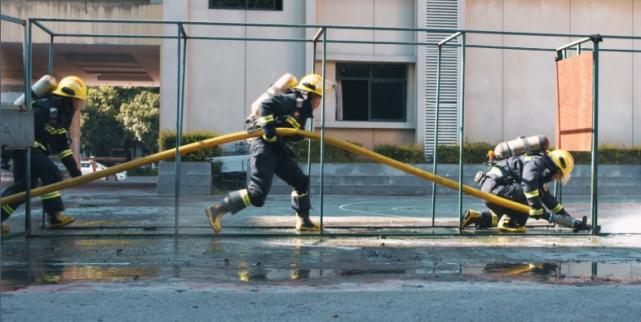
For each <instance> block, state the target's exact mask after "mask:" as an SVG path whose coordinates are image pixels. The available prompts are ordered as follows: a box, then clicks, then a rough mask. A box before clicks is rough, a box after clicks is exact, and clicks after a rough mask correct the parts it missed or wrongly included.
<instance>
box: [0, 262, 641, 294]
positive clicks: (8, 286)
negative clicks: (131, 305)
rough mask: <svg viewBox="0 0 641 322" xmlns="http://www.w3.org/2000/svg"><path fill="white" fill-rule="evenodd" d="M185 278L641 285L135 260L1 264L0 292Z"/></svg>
mask: <svg viewBox="0 0 641 322" xmlns="http://www.w3.org/2000/svg"><path fill="white" fill-rule="evenodd" d="M175 278H178V279H185V280H188V281H195V282H206V283H223V282H224V283H229V282H238V283H250V282H255V283H266V282H269V283H274V282H276V283H279V282H305V281H307V282H311V283H314V284H316V283H319V282H323V283H326V284H333V283H341V282H365V283H371V282H376V281H383V280H389V279H405V280H425V281H489V282H510V281H523V282H535V283H545V284H571V285H580V284H637V283H641V263H639V262H608V263H597V262H564V263H491V264H460V263H434V264H433V265H426V266H425V267H421V268H413V269H401V268H380V267H376V268H359V269H354V268H346V269H337V268H304V267H299V266H298V265H297V264H295V263H292V264H290V265H289V267H288V268H275V267H262V265H260V264H256V263H254V264H248V263H245V262H241V263H238V264H237V265H228V266H226V267H225V268H220V267H218V268H211V267H202V266H193V265H191V264H190V263H187V264H185V263H174V264H173V267H163V268H159V267H139V266H136V265H135V263H130V262H121V263H62V262H49V263H46V264H31V265H26V264H16V263H5V264H3V265H2V281H1V282H0V290H3V291H7V290H16V289H20V288H24V287H27V286H32V285H46V284H70V283H80V282H136V281H141V282H142V281H162V280H164V279H175Z"/></svg>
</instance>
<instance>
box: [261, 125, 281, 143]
mask: <svg viewBox="0 0 641 322" xmlns="http://www.w3.org/2000/svg"><path fill="white" fill-rule="evenodd" d="M263 140H265V142H267V143H274V142H276V140H278V136H276V129H275V128H274V127H272V126H265V127H263Z"/></svg>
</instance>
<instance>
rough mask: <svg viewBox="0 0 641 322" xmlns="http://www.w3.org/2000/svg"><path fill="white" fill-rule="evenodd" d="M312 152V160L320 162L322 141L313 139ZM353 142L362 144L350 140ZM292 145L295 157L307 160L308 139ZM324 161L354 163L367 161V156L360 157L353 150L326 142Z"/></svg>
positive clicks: (298, 159)
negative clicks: (343, 148)
mask: <svg viewBox="0 0 641 322" xmlns="http://www.w3.org/2000/svg"><path fill="white" fill-rule="evenodd" d="M311 142H312V153H311V161H312V162H320V141H317V140H312V141H311ZM350 143H352V144H355V145H358V146H361V144H360V143H356V142H350ZM290 147H291V149H292V152H294V158H295V159H296V160H297V161H299V162H303V161H307V140H301V141H300V142H296V143H291V144H290ZM324 161H325V162H331V163H354V162H366V160H365V158H363V157H360V156H358V155H356V154H354V153H352V152H348V151H345V150H342V149H339V148H337V147H335V146H333V145H329V144H325V154H324Z"/></svg>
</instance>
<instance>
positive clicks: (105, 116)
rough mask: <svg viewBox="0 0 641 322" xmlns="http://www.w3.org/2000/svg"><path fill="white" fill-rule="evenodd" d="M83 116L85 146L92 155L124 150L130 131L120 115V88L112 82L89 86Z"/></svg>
mask: <svg viewBox="0 0 641 322" xmlns="http://www.w3.org/2000/svg"><path fill="white" fill-rule="evenodd" d="M87 96H88V100H87V106H86V107H85V108H84V109H83V110H82V113H81V116H80V127H81V130H80V133H81V136H80V141H81V149H82V151H83V152H85V153H86V154H88V155H96V156H113V155H114V154H115V153H114V151H118V150H121V151H122V150H123V148H124V145H125V139H126V133H125V130H124V128H123V126H122V124H121V122H120V120H119V119H118V114H119V110H120V105H121V98H120V95H119V92H118V91H117V90H116V89H115V88H114V87H111V86H100V87H89V88H88V91H87Z"/></svg>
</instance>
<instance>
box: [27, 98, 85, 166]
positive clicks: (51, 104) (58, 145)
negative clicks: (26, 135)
mask: <svg viewBox="0 0 641 322" xmlns="http://www.w3.org/2000/svg"><path fill="white" fill-rule="evenodd" d="M32 107H33V114H34V126H35V127H34V129H35V141H34V143H33V150H34V151H42V152H44V153H45V154H47V155H51V154H57V155H58V157H59V158H60V161H62V163H63V164H64V166H65V168H67V171H69V175H70V176H72V177H77V176H80V175H82V173H81V172H80V169H79V168H78V165H77V164H76V160H75V159H74V157H73V153H72V152H71V149H70V148H69V144H70V143H71V139H70V137H69V133H68V130H69V127H70V126H71V121H72V120H73V114H74V110H73V106H72V105H71V102H69V101H68V99H65V98H62V97H58V96H50V97H47V98H43V99H39V100H37V101H35V102H34V103H33V105H32Z"/></svg>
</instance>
